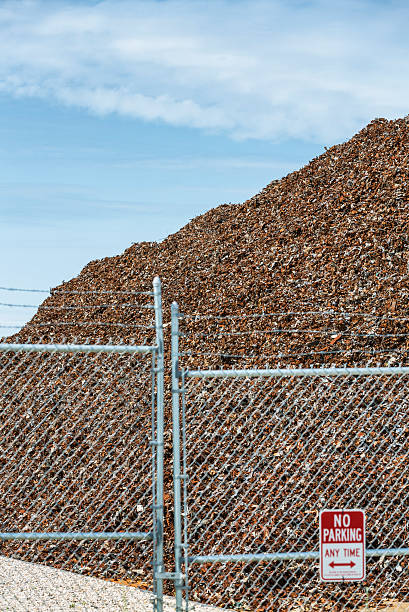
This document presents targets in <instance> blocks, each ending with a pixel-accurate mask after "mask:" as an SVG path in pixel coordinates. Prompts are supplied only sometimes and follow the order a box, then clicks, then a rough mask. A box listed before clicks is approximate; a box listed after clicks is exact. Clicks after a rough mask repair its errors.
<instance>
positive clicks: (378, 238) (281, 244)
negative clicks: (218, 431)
mask: <svg viewBox="0 0 409 612" xmlns="http://www.w3.org/2000/svg"><path fill="white" fill-rule="evenodd" d="M408 190H409V119H408V118H405V119H400V120H397V121H387V120H385V119H376V120H374V121H373V122H371V123H370V124H369V125H368V126H367V127H366V128H364V129H363V130H362V131H361V132H359V133H358V134H357V135H356V136H354V137H353V138H352V139H351V140H349V141H348V142H346V143H344V144H341V145H336V146H333V147H331V148H330V149H328V150H326V151H325V153H324V154H322V155H321V156H319V157H317V158H316V159H314V160H312V161H311V162H310V163H309V164H308V165H307V166H305V167H304V168H302V169H301V170H299V171H297V172H293V173H291V174H289V175H288V176H286V177H284V178H283V179H281V180H275V181H273V182H272V183H270V184H269V185H268V186H267V187H266V188H265V189H263V190H262V191H261V193H259V194H258V195H256V196H254V197H253V198H251V199H250V200H248V201H246V202H244V203H243V204H238V205H222V206H219V207H218V208H215V209H213V210H210V211H209V212H207V213H205V214H204V215H201V216H199V217H197V218H195V219H193V220H192V221H191V222H190V223H189V224H187V225H186V226H185V227H184V228H182V229H181V230H180V231H178V232H177V233H175V234H173V235H171V236H169V237H168V238H167V239H165V240H164V241H163V242H161V243H148V242H146V243H140V244H135V245H132V246H131V247H130V248H128V249H127V250H126V251H125V252H124V253H123V254H122V255H119V256H117V257H111V258H106V259H102V260H98V261H94V262H91V263H90V264H88V265H87V266H86V267H85V268H84V269H83V271H82V272H81V273H80V274H79V275H78V277H76V278H74V279H72V280H71V281H69V282H67V283H64V284H63V285H61V286H59V287H58V288H56V289H55V290H54V291H53V292H52V295H51V296H50V297H49V298H48V299H47V300H46V301H45V302H44V304H43V305H42V306H41V307H40V308H39V310H38V312H37V314H36V315H35V316H34V318H33V319H32V321H31V322H30V323H29V324H28V325H27V326H26V327H25V328H24V329H23V330H22V331H21V332H19V334H17V335H16V336H14V338H13V339H14V340H15V341H19V342H27V341H31V342H33V341H36V340H40V341H41V342H48V341H67V340H68V341H74V339H75V341H76V342H81V343H82V342H86V341H90V340H91V341H92V340H96V339H97V338H98V341H99V342H109V341H110V340H113V341H115V342H118V341H119V342H123V343H127V342H132V343H138V344H143V343H144V342H150V341H151V340H152V337H153V333H154V331H153V330H150V331H149V330H148V331H146V329H143V330H142V331H141V330H140V329H139V328H138V327H137V325H141V326H142V327H144V326H145V324H146V316H147V315H146V313H143V312H142V314H141V313H140V312H139V311H137V310H136V309H133V308H132V307H131V306H130V304H131V301H132V300H131V298H130V296H129V295H126V294H121V293H120V292H121V291H134V290H135V291H140V290H145V291H149V290H150V287H151V282H152V278H153V277H154V276H155V275H159V276H160V278H161V279H162V284H163V297H164V320H165V324H167V325H165V331H166V333H167V334H169V325H168V322H169V319H170V312H169V310H170V303H171V302H172V301H173V300H176V301H177V302H178V303H179V305H180V309H181V311H182V313H185V314H186V315H187V316H186V317H185V318H184V319H183V320H182V322H181V324H182V331H183V333H184V334H185V336H184V338H183V340H182V351H183V353H184V358H183V359H182V365H186V364H189V365H190V366H192V365H194V366H200V367H202V368H206V367H212V368H216V367H219V368H220V367H226V368H232V367H234V368H236V367H248V366H258V367H260V366H261V367H265V366H266V365H268V366H269V367H277V366H281V367H300V366H303V367H308V366H313V365H314V366H317V365H337V366H344V365H345V366H350V365H368V364H371V365H374V364H379V365H398V364H403V365H406V364H407V355H408V350H409V334H408V325H409V304H408V296H409V282H408V278H409V234H408V227H409V225H408V221H409V206H408ZM102 291H104V292H117V293H115V294H114V293H112V294H107V295H108V298H107V295H105V294H102V293H98V294H94V292H102ZM76 307H77V308H76ZM144 317H145V318H144ZM147 334H148V336H149V334H152V336H150V337H147ZM167 346H169V336H167ZM33 384H35V383H33ZM42 384H43V385H44V384H46V383H44V381H43V382H42ZM51 384H52V382H50V385H51ZM168 401H169V398H168ZM169 429H170V428H169V427H168V428H167V430H168V434H167V438H166V443H167V448H166V457H167V459H168V462H167V466H168V473H167V487H168V491H167V494H166V498H167V500H168V502H167V503H168V504H170V503H171V495H170V491H171V474H170V457H171V440H170V438H169ZM149 431H150V422H149V419H148V418H147V419H146V432H147V435H148V434H149ZM168 511H169V513H168V516H167V523H168V525H167V528H168V529H169V530H170V529H171V506H169V507H168ZM77 515H78V512H77ZM168 541H169V542H171V539H170V538H168ZM67 551H68V548H67ZM167 555H168V559H170V558H171V550H170V549H169V550H168V551H167ZM78 564H79V560H78V559H77V565H78ZM128 567H129V566H128V565H127V568H128ZM84 571H86V572H89V573H95V574H96V575H98V569H97V568H95V567H94V568H93V565H92V558H91V556H88V559H87V569H86V570H84ZM126 571H127V572H128V573H127V577H129V579H132V577H133V575H132V571H133V570H132V568H129V570H128V569H127V570H126ZM122 577H123V576H122ZM266 588H268V586H267V585H266ZM261 600H263V598H261V599H260V601H261ZM260 609H261V608H260ZM322 609H324V608H322ZM332 609H335V608H332Z"/></svg>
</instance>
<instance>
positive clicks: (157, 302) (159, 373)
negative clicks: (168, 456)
mask: <svg viewBox="0 0 409 612" xmlns="http://www.w3.org/2000/svg"><path fill="white" fill-rule="evenodd" d="M153 296H154V308H155V329H156V344H157V347H158V348H157V359H156V504H155V507H154V513H155V528H156V529H155V533H154V538H156V546H155V558H154V560H153V564H154V581H155V587H156V589H155V590H156V599H155V608H156V610H157V612H162V611H163V576H162V574H163V571H164V568H163V430H164V395H163V394H164V384H163V377H164V346H163V321H162V289H161V282H160V278H159V277H158V276H155V278H154V280H153ZM153 486H155V484H153Z"/></svg>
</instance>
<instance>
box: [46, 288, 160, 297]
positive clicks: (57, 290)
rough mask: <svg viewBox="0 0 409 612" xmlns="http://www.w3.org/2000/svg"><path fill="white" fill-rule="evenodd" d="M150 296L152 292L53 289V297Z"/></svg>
mask: <svg viewBox="0 0 409 612" xmlns="http://www.w3.org/2000/svg"><path fill="white" fill-rule="evenodd" d="M56 294H62V295H149V296H153V292H152V291H109V290H106V291H105V290H104V291H103V290H101V291H65V290H64V289H51V295H56Z"/></svg>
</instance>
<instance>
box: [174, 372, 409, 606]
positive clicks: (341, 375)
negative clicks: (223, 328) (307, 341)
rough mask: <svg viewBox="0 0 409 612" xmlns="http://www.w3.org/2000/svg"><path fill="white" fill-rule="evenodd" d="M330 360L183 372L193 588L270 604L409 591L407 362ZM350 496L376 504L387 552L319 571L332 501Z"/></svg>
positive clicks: (392, 596) (359, 602) (323, 602)
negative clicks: (305, 369)
mask: <svg viewBox="0 0 409 612" xmlns="http://www.w3.org/2000/svg"><path fill="white" fill-rule="evenodd" d="M325 372H326V371H324V370H323V371H322V372H319V371H315V374H314V375H311V374H312V373H313V372H311V371H310V372H309V373H304V374H302V373H301V375H299V376H295V375H290V374H291V373H290V374H289V373H287V374H285V373H282V374H281V375H280V374H279V373H278V372H275V373H273V374H272V375H268V376H263V375H261V373H259V375H257V373H254V372H253V374H254V376H252V377H250V376H247V377H246V376H245V375H243V374H244V373H242V375H235V376H231V377H229V376H228V375H227V376H226V373H224V374H221V376H220V377H218V376H217V373H216V374H214V373H213V374H212V373H211V372H209V373H208V377H207V376H206V374H203V373H200V372H196V373H194V372H191V373H189V372H187V373H185V374H184V377H183V385H184V402H183V408H184V413H183V420H182V421H183V422H184V423H185V430H184V432H183V437H184V440H185V444H184V447H185V448H184V451H185V462H186V473H187V477H188V484H187V487H186V488H185V500H184V501H185V506H186V507H185V517H186V525H185V527H186V530H187V540H188V553H187V554H188V556H189V559H190V561H189V563H188V576H189V587H190V591H189V593H190V598H191V600H193V601H200V602H202V603H211V604H216V605H218V606H220V607H224V608H234V609H240V610H260V611H261V610H347V609H359V608H360V606H367V607H371V606H372V607H373V608H375V609H379V607H380V606H381V605H383V604H385V603H386V602H388V601H391V600H396V601H400V602H402V601H403V602H408V601H409V566H408V560H409V557H407V556H405V554H406V555H407V554H408V553H409V549H408V535H409V534H408V529H409V509H408V498H409V468H408V456H409V437H408V428H409V426H408V416H407V415H408V411H409V399H408V397H407V395H408V393H407V392H408V382H409V374H408V370H406V371H405V370H404V369H400V368H394V369H389V370H388V373H379V372H378V373H376V372H375V370H369V369H366V370H365V369H362V370H360V371H357V370H356V371H355V374H354V375H352V374H351V373H346V372H345V371H342V370H338V371H335V370H332V371H330V373H329V374H328V375H326V374H325ZM340 507H341V508H362V509H364V510H365V511H366V515H367V549H368V550H369V551H371V550H372V551H375V552H373V553H372V554H371V553H370V552H369V556H368V558H367V579H366V580H365V581H364V582H362V583H343V584H333V583H322V582H320V580H319V570H318V514H319V510H320V509H322V508H340ZM185 545H187V542H185ZM405 547H406V550H405ZM380 549H381V550H384V553H382V552H380ZM386 549H401V553H403V554H402V555H399V554H398V551H396V550H395V552H393V551H390V550H389V552H388V551H386ZM307 552H310V553H312V554H311V555H309V556H310V557H312V558H309V559H303V558H302V556H303V554H304V555H305V553H307ZM270 553H298V554H299V553H301V554H299V555H298V556H299V557H300V558H293V559H287V560H285V559H282V558H281V559H280V558H279V557H278V559H277V560H274V561H272V560H268V558H266V557H263V555H265V554H270ZM254 554H258V555H261V556H260V557H259V558H256V559H254V560H250V559H251V558H249V557H247V558H246V557H241V556H240V555H254ZM212 555H217V556H220V555H225V556H231V555H238V557H233V558H232V557H229V558H225V559H223V558H220V557H219V558H218V559H212V558H211V557H210V558H208V559H206V557H207V556H212ZM388 555H392V556H388ZM290 557H291V555H290ZM206 560H207V561H208V562H206ZM190 608H191V606H190Z"/></svg>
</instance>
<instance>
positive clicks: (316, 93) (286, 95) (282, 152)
mask: <svg viewBox="0 0 409 612" xmlns="http://www.w3.org/2000/svg"><path fill="white" fill-rule="evenodd" d="M408 21H409V5H408V4H407V3H406V2H398V1H386V0H385V1H384V2H382V1H376V0H371V1H369V0H357V1H352V0H339V1H337V0H335V1H332V2H329V1H324V0H321V1H319V0H314V1H301V0H298V1H295V0H294V1H292V0H288V1H284V0H268V1H258V0H207V1H206V2H202V1H200V0H198V1H192V0H162V1H155V0H143V1H141V0H132V1H126V0H107V1H102V2H97V1H94V2H85V1H84V2H81V1H76V2H74V1H71V2H69V1H67V2H66V1H63V0H59V1H58V2H53V1H52V0H42V1H40V0H27V1H25V0H16V1H13V2H8V1H5V2H2V3H1V4H0V111H1V112H0V218H1V227H2V240H1V244H0V261H1V263H0V286H8V287H30V288H31V287H33V288H36V287H44V288H48V287H52V286H54V285H56V284H58V283H60V282H61V281H62V280H68V279H69V278H71V277H73V276H76V275H77V274H78V273H79V272H80V270H81V268H82V267H83V266H84V265H85V264H86V263H87V262H88V261H90V260H91V259H96V258H101V257H106V256H109V255H114V254H117V253H120V252H122V251H123V250H124V249H125V248H127V246H129V245H130V244H131V243H132V242H138V241H141V240H162V239H163V238H164V237H165V236H166V235H168V234H169V233H171V232H174V231H177V229H179V228H180V227H181V226H183V225H184V224H185V223H186V222H187V221H189V219H191V218H192V217H194V216H196V215H197V214H200V213H202V212H204V211H205V210H208V209H210V208H213V207H214V206H217V205H218V204H221V203H224V202H240V201H243V200H245V199H246V198H248V197H250V196H251V195H253V194H254V193H256V192H258V191H259V190H260V189H262V188H263V187H264V186H265V185H266V184H267V183H268V182H270V181H271V180H273V179H274V178H279V177H281V176H283V175H284V174H287V173H288V172H289V171H291V170H294V169H296V168H299V167H301V166H302V165H304V164H305V163H307V162H308V161H309V160H310V159H312V158H313V157H315V156H316V155H318V154H320V153H322V152H323V150H324V146H328V145H332V144H335V143H337V142H341V141H344V140H347V139H348V138H350V137H351V136H352V135H353V134H354V133H355V132H356V131H358V130H359V129H360V128H362V127H363V126H364V125H365V124H366V123H368V122H369V121H370V120H372V119H373V118H374V117H378V116H382V117H387V118H395V117H398V116H404V115H406V114H408V112H409V81H408V66H409V62H408V50H409V41H408V37H407V26H408ZM27 295H28V294H27ZM33 296H34V297H32V296H30V299H29V300H28V298H27V296H25V295H24V294H21V295H19V294H11V293H7V292H4V291H0V302H2V303H11V302H22V303H33V304H35V303H38V302H39V301H40V299H41V297H42V296H41V295H38V296H37V297H36V296H35V294H33ZM30 314H31V311H29V310H27V309H17V308H9V307H5V306H0V323H2V324H3V325H4V324H11V323H16V324H17V323H20V322H23V321H24V320H26V319H27V318H28V317H29V315H30ZM7 331H8V330H5V331H4V333H7ZM0 335H2V334H0Z"/></svg>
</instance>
